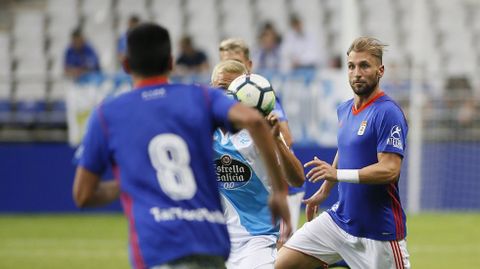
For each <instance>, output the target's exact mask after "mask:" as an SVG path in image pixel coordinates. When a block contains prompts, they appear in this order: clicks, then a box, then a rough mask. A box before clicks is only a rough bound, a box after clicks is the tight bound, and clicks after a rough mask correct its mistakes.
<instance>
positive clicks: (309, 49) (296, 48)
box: [281, 14, 320, 73]
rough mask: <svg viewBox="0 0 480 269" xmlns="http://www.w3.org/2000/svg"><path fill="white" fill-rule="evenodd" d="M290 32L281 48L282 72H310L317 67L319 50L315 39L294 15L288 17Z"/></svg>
mask: <svg viewBox="0 0 480 269" xmlns="http://www.w3.org/2000/svg"><path fill="white" fill-rule="evenodd" d="M289 22H290V30H289V31H288V32H287V33H286V34H285V38H284V39H283V41H282V46H281V59H282V71H284V72H286V73H291V72H293V73H295V72H311V71H315V69H316V68H317V67H319V61H320V59H319V48H318V44H317V40H316V39H315V37H314V36H313V35H312V34H311V33H309V32H307V31H305V29H304V28H303V23H302V21H301V19H300V17H298V16H297V15H295V14H292V15H290V18H289Z"/></svg>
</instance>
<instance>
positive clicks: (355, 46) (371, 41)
mask: <svg viewBox="0 0 480 269" xmlns="http://www.w3.org/2000/svg"><path fill="white" fill-rule="evenodd" d="M387 46H388V45H387V44H384V43H382V42H380V40H378V39H376V38H373V37H368V36H362V37H359V38H357V39H355V40H354V41H353V42H352V45H350V48H348V51H347V56H348V55H350V52H352V51H355V52H367V53H369V54H370V55H372V56H374V57H375V58H377V59H378V60H379V61H380V64H381V63H382V57H383V50H384V48H385V47H387Z"/></svg>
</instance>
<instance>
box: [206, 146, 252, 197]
mask: <svg viewBox="0 0 480 269" xmlns="http://www.w3.org/2000/svg"><path fill="white" fill-rule="evenodd" d="M215 173H216V174H217V182H218V185H219V187H220V188H222V189H236V188H238V187H241V186H243V185H245V184H247V183H248V182H249V180H250V178H251V177H252V170H251V169H250V167H249V166H248V165H246V164H244V163H242V162H240V161H238V160H235V159H234V158H232V157H231V156H230V155H227V154H225V155H222V157H220V159H216V160H215Z"/></svg>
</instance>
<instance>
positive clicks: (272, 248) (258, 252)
mask: <svg viewBox="0 0 480 269" xmlns="http://www.w3.org/2000/svg"><path fill="white" fill-rule="evenodd" d="M276 258H277V248H276V245H275V243H274V242H272V240H270V239H267V238H263V237H252V239H250V240H248V242H247V243H246V244H245V245H243V246H241V247H239V248H237V249H232V252H230V257H229V258H228V261H227V262H226V266H227V269H245V268H249V269H274V264H275V259H276Z"/></svg>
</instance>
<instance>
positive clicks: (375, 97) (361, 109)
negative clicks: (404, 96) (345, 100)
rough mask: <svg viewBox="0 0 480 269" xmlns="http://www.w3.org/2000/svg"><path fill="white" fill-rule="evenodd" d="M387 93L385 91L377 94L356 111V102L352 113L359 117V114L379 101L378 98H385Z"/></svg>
mask: <svg viewBox="0 0 480 269" xmlns="http://www.w3.org/2000/svg"><path fill="white" fill-rule="evenodd" d="M384 95H385V93H384V92H383V91H381V92H379V93H377V94H376V95H375V96H374V97H373V98H372V99H371V100H370V101H368V102H367V103H365V104H363V105H362V106H361V107H360V108H359V109H356V108H355V102H354V104H353V105H352V113H353V115H358V113H360V112H362V111H363V110H364V109H365V108H367V107H368V106H369V105H371V104H372V103H373V102H375V100H377V99H378V98H380V97H382V96H384Z"/></svg>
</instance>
